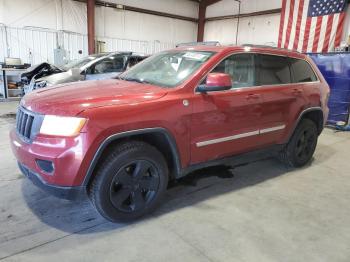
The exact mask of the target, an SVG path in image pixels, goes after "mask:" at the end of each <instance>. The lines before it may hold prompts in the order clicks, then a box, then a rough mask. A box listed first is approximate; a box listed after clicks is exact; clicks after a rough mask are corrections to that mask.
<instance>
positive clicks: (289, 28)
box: [284, 0, 295, 48]
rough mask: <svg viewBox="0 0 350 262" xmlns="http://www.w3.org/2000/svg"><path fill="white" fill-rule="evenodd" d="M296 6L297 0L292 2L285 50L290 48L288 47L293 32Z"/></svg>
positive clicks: (291, 0)
mask: <svg viewBox="0 0 350 262" xmlns="http://www.w3.org/2000/svg"><path fill="white" fill-rule="evenodd" d="M294 4H295V0H290V8H289V17H288V26H287V32H286V40H285V41H284V48H288V45H289V39H290V31H291V30H292V25H293V18H294V17H293V13H294Z"/></svg>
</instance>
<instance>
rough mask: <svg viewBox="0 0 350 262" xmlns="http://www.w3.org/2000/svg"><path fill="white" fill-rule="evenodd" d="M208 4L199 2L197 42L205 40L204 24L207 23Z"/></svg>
mask: <svg viewBox="0 0 350 262" xmlns="http://www.w3.org/2000/svg"><path fill="white" fill-rule="evenodd" d="M206 9H207V6H206V4H205V3H204V2H200V4H199V12H198V32H197V42H203V39H204V24H205V11H206Z"/></svg>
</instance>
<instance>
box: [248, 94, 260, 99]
mask: <svg viewBox="0 0 350 262" xmlns="http://www.w3.org/2000/svg"><path fill="white" fill-rule="evenodd" d="M259 98H260V95H258V94H249V95H247V96H246V99H247V100H251V99H259Z"/></svg>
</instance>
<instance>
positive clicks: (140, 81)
mask: <svg viewBox="0 0 350 262" xmlns="http://www.w3.org/2000/svg"><path fill="white" fill-rule="evenodd" d="M119 79H121V80H125V81H130V82H137V83H141V84H149V83H150V82H148V81H147V80H141V79H139V78H136V77H125V78H121V77H120V78H119Z"/></svg>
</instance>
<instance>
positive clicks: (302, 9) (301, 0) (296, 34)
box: [293, 0, 304, 50]
mask: <svg viewBox="0 0 350 262" xmlns="http://www.w3.org/2000/svg"><path fill="white" fill-rule="evenodd" d="M303 11H304V0H300V3H299V9H298V19H297V24H296V29H295V38H294V44H293V50H296V49H298V43H299V37H300V26H301V18H302V17H303Z"/></svg>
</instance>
